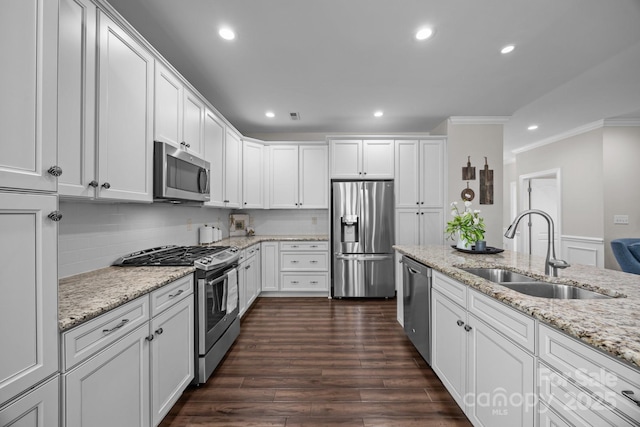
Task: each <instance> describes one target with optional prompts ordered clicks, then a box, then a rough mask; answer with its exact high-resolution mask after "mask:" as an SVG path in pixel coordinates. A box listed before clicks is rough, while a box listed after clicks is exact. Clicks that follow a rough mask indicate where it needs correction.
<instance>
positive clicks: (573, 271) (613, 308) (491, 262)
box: [394, 245, 640, 369]
mask: <svg viewBox="0 0 640 427" xmlns="http://www.w3.org/2000/svg"><path fill="white" fill-rule="evenodd" d="M394 249H396V250H397V251H398V252H400V253H402V254H404V255H407V256H409V257H410V258H413V259H415V260H416V261H418V262H421V263H423V264H426V265H428V266H430V267H432V268H433V269H434V270H436V271H440V272H442V273H444V274H446V275H447V276H450V277H452V278H454V279H456V280H458V281H460V282H462V283H465V284H466V285H468V286H469V287H471V288H473V289H476V290H478V291H480V292H482V293H484V294H486V295H489V296H491V297H493V298H495V299H497V300H499V301H502V302H503V303H505V304H507V305H509V306H511V307H514V308H515V309H517V310H519V311H522V312H524V313H526V314H529V315H530V316H532V317H534V318H536V319H538V320H539V321H541V322H544V323H546V324H549V325H551V326H554V327H556V328H558V329H560V330H562V331H563V332H565V333H567V334H568V335H571V336H573V337H575V338H578V339H579V340H581V341H583V342H585V343H587V344H589V345H591V346H593V347H596V348H598V349H600V350H603V351H605V352H607V353H609V354H610V355H613V356H615V357H617V358H619V359H621V360H623V361H625V362H627V363H628V364H630V365H631V366H634V367H635V368H636V369H640V276H638V275H634V274H629V273H623V272H621V271H615V270H606V269H602V268H596V267H591V266H585V265H578V264H576V265H572V266H571V267H569V268H567V269H565V270H560V271H559V273H558V275H559V276H560V277H548V276H545V275H544V261H545V260H544V258H543V257H538V256H530V255H526V254H521V253H518V252H513V251H504V252H503V253H500V254H496V255H481V254H478V255H476V254H466V253H462V252H459V251H456V250H454V249H452V248H451V247H450V246H406V245H397V246H394ZM467 267H485V268H486V267H489V268H493V267H498V268H500V267H502V268H505V269H508V270H512V271H515V272H518V273H523V274H526V275H529V276H532V277H535V278H538V279H543V280H545V281H548V282H554V283H563V284H569V285H573V286H578V287H582V288H585V289H589V290H592V291H595V292H600V293H604V294H608V295H610V296H614V297H616V298H611V299H591V300H585V299H582V300H579V299H574V300H567V299H564V300H563V299H546V298H537V297H532V296H528V295H525V294H522V293H519V292H516V291H514V290H510V289H508V288H505V287H503V286H500V285H498V284H496V283H493V282H490V281H488V280H485V279H483V278H481V277H479V276H476V275H474V274H471V273H468V272H466V271H464V270H461V269H460V268H467Z"/></svg>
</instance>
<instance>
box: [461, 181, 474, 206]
mask: <svg viewBox="0 0 640 427" xmlns="http://www.w3.org/2000/svg"><path fill="white" fill-rule="evenodd" d="M460 197H462V200H465V201H469V202H470V201H472V200H473V198H474V197H476V193H474V192H473V190H472V189H470V188H469V181H467V188H465V189H464V190H462V193H460Z"/></svg>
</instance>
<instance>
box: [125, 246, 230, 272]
mask: <svg viewBox="0 0 640 427" xmlns="http://www.w3.org/2000/svg"><path fill="white" fill-rule="evenodd" d="M239 256H240V253H239V250H238V248H236V247H229V246H210V247H209V246H176V245H169V246H158V247H157V248H150V249H144V250H142V251H137V252H133V253H131V254H129V255H125V256H123V257H121V258H118V259H117V260H116V261H115V262H114V263H113V265H115V266H119V267H127V266H129V267H169V266H185V267H188V266H192V265H193V266H195V267H196V268H198V269H201V270H210V269H213V268H217V267H220V266H224V265H228V264H231V263H233V262H234V261H236V260H237V259H238V258H239Z"/></svg>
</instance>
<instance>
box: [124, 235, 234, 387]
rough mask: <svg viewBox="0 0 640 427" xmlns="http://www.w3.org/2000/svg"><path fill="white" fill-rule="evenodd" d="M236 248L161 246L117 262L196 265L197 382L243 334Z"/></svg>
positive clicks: (203, 380)
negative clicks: (241, 333)
mask: <svg viewBox="0 0 640 427" xmlns="http://www.w3.org/2000/svg"><path fill="white" fill-rule="evenodd" d="M239 257H240V251H239V250H238V248H235V247H226V246H219V247H205V246H160V247H157V248H152V249H145V250H143V251H138V252H134V253H132V254H129V255H127V256H124V257H122V258H120V259H118V260H117V261H116V262H115V263H114V265H117V266H123V267H124V266H131V267H142V266H147V267H154V266H156V267H163V266H190V265H193V266H195V267H196V272H195V280H196V289H195V306H196V313H195V333H196V336H195V358H196V360H195V367H196V375H195V378H194V381H193V383H194V384H202V383H204V382H206V381H207V379H208V378H209V376H210V375H211V373H212V372H213V371H214V369H215V368H216V367H217V366H218V364H219V363H220V361H221V360H222V358H223V357H224V355H225V354H226V353H227V351H228V350H229V348H230V347H231V345H232V344H233V342H234V341H235V340H236V338H237V337H238V335H239V334H240V319H238V312H239V308H238V270H237V267H238V259H239Z"/></svg>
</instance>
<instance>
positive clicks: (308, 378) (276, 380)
mask: <svg viewBox="0 0 640 427" xmlns="http://www.w3.org/2000/svg"><path fill="white" fill-rule="evenodd" d="M187 426H231V427H233V426H242V427H246V426H251V427H256V426H271V427H273V426H280V427H300V426H304V427H316V426H318V427H319V426H341V427H346V426H349V427H351V426H359V427H381V426H398V427H418V426H419V427H423V426H440V427H454V426H455V427H461V426H471V424H470V423H469V421H468V420H467V419H466V418H465V416H464V413H463V412H462V411H461V410H460V409H459V408H458V406H457V405H456V403H455V402H454V400H453V398H452V397H451V396H450V395H449V394H448V393H447V391H446V390H445V388H444V386H443V385H442V383H441V382H440V380H439V379H438V378H437V377H436V375H435V374H434V372H433V371H432V370H431V368H430V367H429V366H428V365H427V364H426V363H425V362H424V360H423V359H422V358H421V357H420V355H419V354H418V353H417V351H416V350H415V349H414V347H413V345H412V344H411V342H410V341H409V340H408V339H407V338H406V336H405V334H404V331H403V330H402V328H401V327H400V325H399V324H398V322H397V321H396V301H395V300H388V301H385V300H330V299H326V298H259V299H258V300H257V301H256V302H255V304H254V306H253V307H252V308H251V310H250V311H249V312H248V313H247V314H245V315H244V317H243V319H242V326H241V333H240V337H239V338H238V339H237V341H236V342H235V344H234V345H233V347H232V348H231V350H230V351H229V353H228V354H227V356H226V358H225V359H224V360H223V361H222V363H221V364H220V366H218V369H216V371H215V372H214V373H213V375H212V376H211V378H210V379H209V381H208V382H207V383H206V384H203V385H202V386H200V387H190V388H188V389H187V390H186V391H185V393H184V395H183V396H182V397H181V399H180V400H179V401H178V403H177V404H176V405H175V406H174V407H173V409H172V410H171V412H170V413H169V414H168V415H167V417H166V418H165V419H164V421H163V422H162V424H161V427H187Z"/></svg>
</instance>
